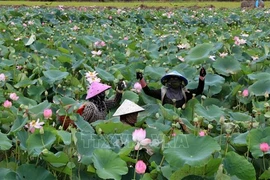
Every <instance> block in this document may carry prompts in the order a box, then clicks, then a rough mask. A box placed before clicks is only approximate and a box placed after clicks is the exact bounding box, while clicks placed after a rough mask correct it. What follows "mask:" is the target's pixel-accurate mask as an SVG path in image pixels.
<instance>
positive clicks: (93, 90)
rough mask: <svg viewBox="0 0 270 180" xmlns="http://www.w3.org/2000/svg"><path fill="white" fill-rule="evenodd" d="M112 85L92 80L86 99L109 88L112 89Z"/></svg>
mask: <svg viewBox="0 0 270 180" xmlns="http://www.w3.org/2000/svg"><path fill="white" fill-rule="evenodd" d="M110 88H111V86H108V85H106V84H102V83H99V82H92V84H91V85H90V87H89V89H88V91H87V96H86V98H85V99H90V98H92V97H94V96H96V95H98V94H99V93H102V92H103V91H106V90H107V89H110Z"/></svg>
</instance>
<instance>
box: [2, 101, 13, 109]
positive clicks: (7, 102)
mask: <svg viewBox="0 0 270 180" xmlns="http://www.w3.org/2000/svg"><path fill="white" fill-rule="evenodd" d="M3 106H4V107H5V108H10V107H11V106H12V102H10V101H9V100H6V101H5V102H4V104H3Z"/></svg>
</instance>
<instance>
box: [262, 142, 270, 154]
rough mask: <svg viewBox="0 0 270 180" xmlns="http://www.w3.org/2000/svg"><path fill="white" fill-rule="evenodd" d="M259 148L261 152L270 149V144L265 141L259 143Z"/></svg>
mask: <svg viewBox="0 0 270 180" xmlns="http://www.w3.org/2000/svg"><path fill="white" fill-rule="evenodd" d="M260 149H261V151H262V152H267V151H269V150H270V146H269V145H268V144H267V143H261V144H260Z"/></svg>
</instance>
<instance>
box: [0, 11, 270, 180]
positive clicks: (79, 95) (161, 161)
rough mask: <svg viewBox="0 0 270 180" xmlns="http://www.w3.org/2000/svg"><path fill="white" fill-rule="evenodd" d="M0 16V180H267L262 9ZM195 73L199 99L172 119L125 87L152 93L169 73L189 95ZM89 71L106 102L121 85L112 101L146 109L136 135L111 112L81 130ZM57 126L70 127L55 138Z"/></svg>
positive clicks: (268, 77)
mask: <svg viewBox="0 0 270 180" xmlns="http://www.w3.org/2000/svg"><path fill="white" fill-rule="evenodd" d="M0 14H1V15H0V58H1V60H0V65H1V68H0V87H1V88H0V103H1V106H0V110H1V114H0V123H1V126H0V128H1V132H0V139H1V141H0V161H1V162H0V179H27V180H32V179H33V180H34V179H39V180H45V179H46V180H47V179H117V180H118V179H124V180H130V179H143V180H151V179H155V180H156V179H160V180H161V179H170V180H179V179H209V180H210V179H217V180H227V179H243V180H253V179H269V178H270V168H269V167H270V148H269V146H270V126H269V125H270V121H269V119H270V100H269V93H270V66H269V64H270V61H269V58H270V55H269V47H270V29H269V27H270V10H269V9H253V10H248V11H247V10H241V9H219V10H215V9H196V10H194V9H186V8H182V9H181V8H177V9H159V10H155V9H144V8H137V9H127V8H122V9H116V8H93V7H79V8H65V7H63V6H59V7H55V8H53V7H51V8H46V7H24V6H22V7H8V6H6V7H1V8H0ZM202 66H203V67H204V68H205V69H206V71H207V75H206V78H205V88H204V92H203V95H201V96H197V97H195V98H193V99H192V100H190V101H189V102H188V103H187V104H186V107H185V109H183V110H182V109H176V108H174V107H173V106H170V105H166V106H161V102H160V101H159V100H156V99H153V98H150V97H149V96H146V95H145V94H144V93H143V92H142V91H141V92H140V91H139V90H138V89H136V88H135V87H134V84H135V83H136V82H137V80H136V76H135V74H136V71H137V70H141V71H143V73H144V77H145V79H147V82H148V85H149V86H150V87H154V88H159V87H161V83H160V81H159V80H160V78H161V77H162V76H163V75H164V74H165V73H166V72H168V71H171V70H176V71H178V72H180V73H181V74H183V75H184V76H186V77H187V79H188V80H189V84H188V86H187V88H195V87H196V86H197V83H198V74H199V69H200V67H202ZM88 72H96V73H98V74H97V76H98V78H100V79H101V81H102V82H103V83H106V84H109V85H111V86H112V89H110V90H109V91H108V93H107V96H108V97H109V98H112V97H113V96H114V94H115V84H116V83H117V82H118V81H119V80H120V79H124V80H125V81H126V83H127V88H126V89H125V91H124V94H123V98H122V101H123V100H124V99H129V100H131V101H133V102H135V103H136V104H138V105H140V106H141V107H143V108H144V109H145V111H143V112H140V113H139V116H138V122H137V124H136V127H131V126H128V125H124V124H123V123H121V122H120V120H119V117H113V116H112V115H113V113H114V111H115V110H112V111H111V112H109V113H108V115H107V117H106V120H102V121H101V120H100V121H96V122H94V123H92V124H89V123H87V122H86V121H84V120H83V119H82V117H81V116H79V115H78V114H77V113H75V111H76V110H77V109H78V108H79V107H80V105H81V104H82V103H84V102H85V100H84V99H83V96H84V95H85V93H86V91H87V87H88V82H87V79H86V73H88ZM67 107H72V108H67ZM59 115H64V116H68V117H70V118H71V119H72V120H74V122H75V124H76V128H74V127H69V128H68V129H67V130H64V129H63V128H62V126H61V124H60V123H59V121H58V116H59ZM179 117H180V118H181V119H182V121H183V122H184V123H185V124H186V125H187V126H188V128H189V129H190V131H191V133H190V134H183V133H182V131H181V130H180V128H179V127H180V125H179V124H178V123H177V121H176V119H178V118H179ZM140 128H143V129H144V130H142V129H140ZM135 132H136V133H142V134H143V135H142V136H141V137H142V139H147V140H149V139H150V140H151V143H150V144H148V145H147V146H143V144H140V142H139V140H142V139H140V138H139V139H138V138H136V137H134V136H136V133H135ZM144 133H146V134H144ZM136 139H137V140H136ZM135 140H136V141H135ZM148 142H149V141H148ZM138 143H139V144H138ZM138 146H139V148H138ZM135 165H136V167H135Z"/></svg>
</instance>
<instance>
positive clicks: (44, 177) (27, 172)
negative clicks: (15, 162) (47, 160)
mask: <svg viewBox="0 0 270 180" xmlns="http://www.w3.org/2000/svg"><path fill="white" fill-rule="evenodd" d="M17 178H18V179H27V180H36V179H39V180H56V179H57V178H56V177H54V176H53V175H52V174H51V173H50V171H48V170H46V169H45V168H43V167H39V166H36V165H34V164H23V165H21V166H19V167H18V169H17Z"/></svg>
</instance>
